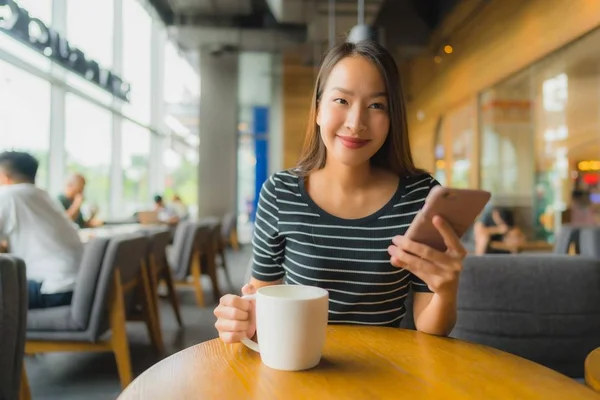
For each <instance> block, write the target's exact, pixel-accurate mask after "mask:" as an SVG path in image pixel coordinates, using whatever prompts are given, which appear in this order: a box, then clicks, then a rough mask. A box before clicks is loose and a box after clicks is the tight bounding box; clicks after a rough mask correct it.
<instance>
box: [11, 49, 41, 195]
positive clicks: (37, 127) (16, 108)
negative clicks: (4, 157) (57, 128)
mask: <svg viewBox="0 0 600 400" xmlns="http://www.w3.org/2000/svg"><path fill="white" fill-rule="evenodd" d="M49 148H50V84H49V83H48V82H45V81H43V80H41V79H39V78H37V77H35V76H33V75H30V74H28V73H26V72H24V71H22V70H20V69H17V68H15V67H13V66H12V65H10V64H7V63H5V62H3V61H0V151H4V150H12V149H15V150H24V151H28V152H30V153H31V154H33V155H34V156H35V157H37V159H38V160H39V162H40V168H39V172H38V176H37V183H38V184H39V186H41V187H47V185H48V154H49V151H48V150H49Z"/></svg>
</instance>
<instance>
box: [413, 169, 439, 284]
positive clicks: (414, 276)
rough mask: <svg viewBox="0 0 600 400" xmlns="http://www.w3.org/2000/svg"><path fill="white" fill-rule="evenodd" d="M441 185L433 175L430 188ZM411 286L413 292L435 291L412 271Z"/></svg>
mask: <svg viewBox="0 0 600 400" xmlns="http://www.w3.org/2000/svg"><path fill="white" fill-rule="evenodd" d="M439 185H440V183H439V182H438V181H437V180H436V179H435V178H434V177H431V182H430V183H429V190H431V189H433V188H434V187H436V186H439ZM410 286H411V290H412V291H413V292H419V293H433V292H432V291H431V289H429V288H428V287H427V284H426V283H425V282H423V281H422V280H421V278H419V277H418V276H416V275H415V274H412V273H411V274H410Z"/></svg>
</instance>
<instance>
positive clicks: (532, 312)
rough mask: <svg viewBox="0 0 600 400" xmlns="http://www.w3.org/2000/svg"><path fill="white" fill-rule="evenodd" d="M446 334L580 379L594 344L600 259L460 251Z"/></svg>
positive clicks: (599, 324)
mask: <svg viewBox="0 0 600 400" xmlns="http://www.w3.org/2000/svg"><path fill="white" fill-rule="evenodd" d="M451 336H452V337H455V338H458V339H463V340H467V341H471V342H475V343H480V344H484V345H487V346H490V347H494V348H497V349H500V350H503V351H506V352H508V353H512V354H516V355H518V356H521V357H524V358H527V359H529V360H531V361H534V362H537V363H539V364H542V365H545V366H547V367H549V368H551V369H554V370H556V371H558V372H561V373H563V374H565V375H568V376H571V377H575V378H581V377H583V365H584V360H585V357H586V356H587V354H588V353H589V352H590V351H592V350H593V349H595V348H596V347H599V346H600V260H598V259H593V258H585V257H573V256H567V255H556V254H554V255H552V254H550V255H548V254H545V255H539V254H535V255H520V256H514V255H493V256H478V257H477V256H475V257H467V258H466V260H465V263H464V270H463V273H462V275H461V280H460V288H459V292H458V320H457V323H456V326H455V328H454V330H453V331H452V334H451Z"/></svg>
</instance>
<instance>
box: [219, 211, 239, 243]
mask: <svg viewBox="0 0 600 400" xmlns="http://www.w3.org/2000/svg"><path fill="white" fill-rule="evenodd" d="M236 225H237V218H236V217H235V214H234V213H232V212H229V213H227V214H225V215H224V216H223V219H222V221H221V236H223V238H224V239H229V236H230V235H231V232H233V230H234V229H236Z"/></svg>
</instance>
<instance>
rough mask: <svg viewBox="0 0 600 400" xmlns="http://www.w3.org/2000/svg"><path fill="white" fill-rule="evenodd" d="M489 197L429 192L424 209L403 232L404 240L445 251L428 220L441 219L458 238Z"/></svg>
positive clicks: (474, 193)
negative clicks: (435, 217) (436, 217)
mask: <svg viewBox="0 0 600 400" xmlns="http://www.w3.org/2000/svg"><path fill="white" fill-rule="evenodd" d="M490 197H491V194H490V193H489V192H486V191H484V190H476V189H453V188H445V187H441V186H436V187H434V188H433V189H431V191H430V192H429V195H428V196H427V199H426V200H425V205H424V206H423V208H422V209H421V211H419V212H418V213H417V215H416V216H415V219H414V220H413V222H412V223H411V225H410V227H409V228H408V230H407V231H406V235H405V236H406V237H408V238H410V239H412V240H414V241H415V242H418V243H423V244H426V245H428V246H431V247H433V248H434V249H437V250H440V251H445V250H446V245H445V244H444V240H443V238H442V236H441V234H440V233H439V232H438V230H437V229H436V227H435V226H433V223H432V221H431V219H432V218H433V217H434V216H436V215H438V216H440V217H442V218H443V219H444V220H446V222H448V224H450V226H451V227H452V229H454V232H456V235H457V236H458V237H459V238H460V237H462V235H464V234H465V232H466V231H467V229H469V227H470V226H471V225H472V224H473V223H474V222H475V219H476V218H477V216H478V215H479V214H480V213H481V211H482V210H483V208H484V207H485V205H486V204H487V202H488V201H489V199H490Z"/></svg>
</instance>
